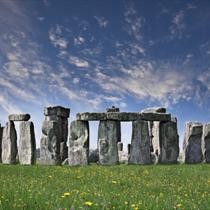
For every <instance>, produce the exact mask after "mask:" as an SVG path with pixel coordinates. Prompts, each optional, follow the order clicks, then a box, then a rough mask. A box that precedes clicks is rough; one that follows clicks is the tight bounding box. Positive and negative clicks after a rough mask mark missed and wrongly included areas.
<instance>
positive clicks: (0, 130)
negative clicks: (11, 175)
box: [0, 123, 4, 163]
mask: <svg viewBox="0 0 210 210" xmlns="http://www.w3.org/2000/svg"><path fill="white" fill-rule="evenodd" d="M3 129H4V127H1V123H0V163H1V162H2V160H1V153H2V148H1V144H2V135H3Z"/></svg>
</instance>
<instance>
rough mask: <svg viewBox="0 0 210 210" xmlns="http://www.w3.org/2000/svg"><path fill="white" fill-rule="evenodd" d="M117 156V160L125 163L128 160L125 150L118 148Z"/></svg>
mask: <svg viewBox="0 0 210 210" xmlns="http://www.w3.org/2000/svg"><path fill="white" fill-rule="evenodd" d="M118 156H119V162H120V163H127V162H128V153H127V152H125V151H119V150H118Z"/></svg>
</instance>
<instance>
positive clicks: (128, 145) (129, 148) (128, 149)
mask: <svg viewBox="0 0 210 210" xmlns="http://www.w3.org/2000/svg"><path fill="white" fill-rule="evenodd" d="M127 151H128V155H130V151H131V144H127Z"/></svg>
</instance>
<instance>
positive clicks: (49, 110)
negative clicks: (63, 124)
mask: <svg viewBox="0 0 210 210" xmlns="http://www.w3.org/2000/svg"><path fill="white" fill-rule="evenodd" d="M69 114H70V109H68V108H64V107H62V106H53V105H50V106H46V107H44V115H46V116H48V115H57V116H60V117H67V118H68V117H69Z"/></svg>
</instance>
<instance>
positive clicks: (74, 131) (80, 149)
mask: <svg viewBox="0 0 210 210" xmlns="http://www.w3.org/2000/svg"><path fill="white" fill-rule="evenodd" d="M69 134H70V136H69V152H68V164H69V165H70V166H75V165H88V164H89V123H88V122H85V121H77V120H75V121H72V122H71V124H70V131H69Z"/></svg>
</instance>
